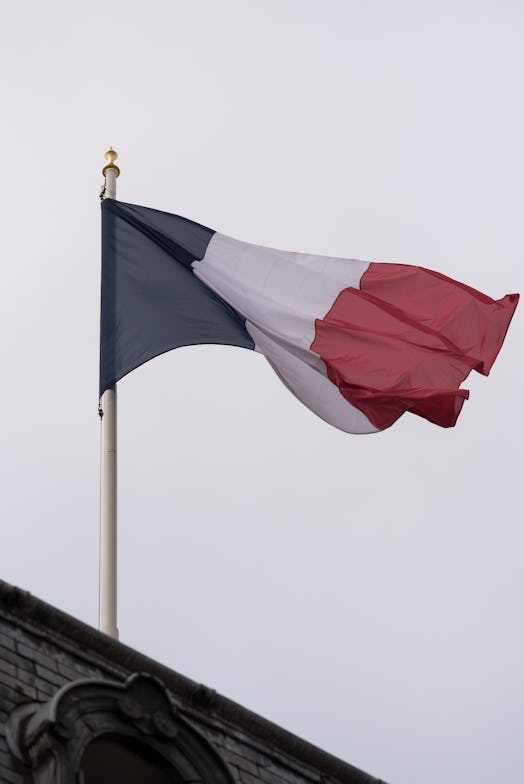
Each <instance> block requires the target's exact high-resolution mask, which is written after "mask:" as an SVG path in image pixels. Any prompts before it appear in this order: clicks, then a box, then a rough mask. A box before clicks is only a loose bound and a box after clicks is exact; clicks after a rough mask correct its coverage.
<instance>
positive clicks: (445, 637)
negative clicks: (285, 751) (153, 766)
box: [0, 0, 524, 784]
mask: <svg viewBox="0 0 524 784" xmlns="http://www.w3.org/2000/svg"><path fill="white" fill-rule="evenodd" d="M523 18H524V13H523V9H522V5H521V4H520V3H518V2H516V1H515V2H512V0H498V1H497V2H494V0H493V1H491V2H446V1H445V2H407V1H404V2H395V1H393V2H373V1H372V2H366V3H362V2H358V3H357V2H354V1H353V0H348V2H317V3H314V2H286V1H281V2H275V0H266V2H263V3H262V2H211V1H210V0H208V1H207V2H191V3H190V2H155V1H152V2H149V3H137V2H126V3H124V2H104V3H102V2H90V3H76V2H57V1H56V0H51V1H50V2H48V3H40V2H35V1H34V0H33V2H24V3H18V4H15V3H10V4H5V7H4V9H3V12H2V25H1V27H0V59H1V60H2V75H3V77H2V83H3V84H2V95H3V100H2V109H3V111H2V115H3V122H2V131H3V133H2V136H3V140H2V149H3V153H4V155H3V167H2V168H3V189H2V195H1V199H2V216H3V231H2V270H3V286H2V288H1V291H0V297H1V298H2V307H1V312H2V322H3V330H2V331H3V337H4V341H3V357H2V366H3V371H4V382H3V384H2V391H1V410H2V413H3V428H2V431H3V437H2V449H1V453H0V454H1V472H2V479H3V482H2V486H3V489H2V494H1V497H0V515H1V519H2V522H3V525H2V546H1V553H2V558H1V576H2V577H3V578H5V579H7V580H8V581H10V582H13V583H15V584H17V585H19V586H21V587H23V588H26V589H28V590H30V591H31V592H33V593H35V594H37V595H38V596H40V597H42V598H43V599H45V600H47V601H49V602H51V603H52V604H55V605H56V606H58V607H60V608H63V609H65V610H66V611H68V612H70V613H72V614H73V615H75V616H76V617H78V618H81V619H83V620H85V621H87V622H89V623H91V624H93V625H96V623H97V612H98V607H97V591H98V503H99V464H98V458H99V423H98V417H97V414H96V407H97V374H98V320H99V259H100V253H99V245H100V240H99V207H98V192H99V189H100V186H101V183H102V177H101V168H102V166H103V164H104V159H103V153H104V151H105V150H106V149H107V147H108V146H109V145H110V144H111V145H113V146H114V147H115V148H116V149H117V150H118V152H119V155H120V157H119V161H118V163H119V164H120V166H121V169H122V175H121V177H120V179H119V181H118V196H119V198H120V199H122V200H124V201H129V202H136V203H139V204H144V205H146V206H150V207H156V208H158V209H163V210H167V211H170V212H177V213H180V214H182V215H186V216H187V217H190V218H192V219H193V220H196V221H199V222H201V223H204V224H206V225H209V226H212V227H213V228H215V229H217V230H219V231H221V232H223V233H225V234H229V235H231V236H234V237H237V238H239V239H243V240H247V241H249V242H255V243H259V244H264V245H270V246H273V247H280V248H284V249H289V250H300V251H307V252H313V253H324V254H330V255H338V256H350V257H353V258H363V259H372V260H377V261H402V262H406V263H418V264H422V265H424V266H428V267H433V268H435V269H437V270H439V271H440V272H443V273H445V274H448V275H450V276H452V277H456V278H457V279H459V280H461V281H463V282H465V283H468V284H470V285H472V286H475V287H477V288H479V289H480V290H482V291H484V292H486V293H487V294H490V295H491V296H494V297H501V296H503V295H504V294H505V293H508V292H513V291H519V290H521V291H522V289H523V288H524V286H523V277H524V275H523V261H522V250H521V248H522V242H521V233H522V229H521V226H522V210H523V206H524V205H523V200H522V183H523V179H524V171H523V169H524V166H523V157H522V136H523V120H524V111H523V94H522V93H523V80H522V73H523V66H524V62H523V61H524V55H523V50H522V39H523V33H524V30H523ZM522 338H523V320H522V313H520V312H517V315H516V317H515V319H514V322H513V324H512V326H511V328H510V332H509V334H508V339H507V342H506V344H505V346H504V348H503V350H502V353H501V355H500V357H499V359H498V360H497V362H496V364H495V366H494V368H493V371H492V374H491V377H490V378H488V379H485V378H481V377H478V376H477V377H475V376H476V374H473V375H472V377H471V378H470V379H468V381H467V382H466V384H465V385H464V386H466V387H467V388H469V389H470V390H471V399H470V401H469V402H467V403H466V404H465V406H464V408H463V412H462V414H461V417H460V419H459V423H458V425H457V427H456V428H455V429H454V430H448V431H446V430H441V429H439V428H436V427H434V426H432V425H430V424H428V423H427V422H425V421H423V420H421V419H416V418H414V417H409V416H405V417H403V419H402V420H401V421H400V422H399V423H397V424H396V425H395V426H394V427H393V428H391V429H390V430H389V431H387V432H385V433H382V434H379V435H374V436H349V435H345V434H343V433H341V432H338V431H336V430H334V429H333V428H330V427H329V426H328V425H326V424H325V423H324V422H322V421H321V420H319V419H317V418H315V416H314V415H313V414H311V413H310V412H309V411H308V410H307V409H306V408H304V407H302V406H301V405H300V404H299V403H298V402H297V401H296V400H295V399H294V398H293V397H292V396H291V395H290V394H289V392H288V391H287V390H286V389H285V388H284V386H283V385H282V384H281V383H280V382H279V380H278V379H277V377H276V376H275V375H274V373H273V372H272V371H271V369H270V367H269V366H268V365H267V363H265V361H264V360H263V358H262V357H260V356H258V355H255V354H254V353H252V352H247V351H242V350H240V349H234V348H225V347H198V348H190V349H180V350H177V351H176V352H171V353H170V354H167V355H165V356H163V357H160V358H158V359H157V360H154V361H153V362H151V363H150V364H149V365H146V366H144V367H142V368H140V369H139V370H137V371H136V372H135V373H133V374H131V375H130V376H129V377H127V378H126V379H125V380H124V381H123V382H122V383H121V384H120V385H119V438H120V441H119V447H120V509H119V512H120V575H119V590H120V603H119V605H120V609H119V626H120V633H121V639H122V640H123V641H124V642H126V643H128V644H130V645H132V646H134V647H136V648H138V649H139V650H141V651H144V652H146V653H148V654H149V655H151V656H153V657H155V658H157V659H159V660H160V661H162V662H165V663H167V664H168V665H170V666H172V667H173V668H174V669H176V670H178V671H180V672H182V673H184V674H185V675H188V676H190V677H192V678H195V679H197V680H200V681H203V682H205V683H206V684H208V685H210V686H212V687H213V688H216V689H217V690H218V691H220V692H221V693H223V694H226V695H227V696H229V697H232V698H233V699H235V700H237V701H239V702H241V703H242V704H244V705H246V706H247V707H249V708H251V709H253V710H255V711H257V712H259V713H262V714H263V715H264V716H266V717H268V718H269V719H271V720H273V721H275V722H276V723H278V724H281V725H283V726H284V727H286V728H288V729H290V730H291V731H293V732H295V733H296V734H298V735H300V736H302V737H304V738H306V739H307V740H310V741H312V742H313V743H316V744H317V745H319V746H321V747H323V748H325V749H326V750H328V751H330V752H332V753H334V754H337V755H338V756H340V757H342V758H344V759H346V760H347V761H349V762H351V763H353V764H355V765H357V766H359V767H362V768H364V769H366V770H368V771H369V772H371V773H374V774H375V775H378V776H381V777H383V778H384V779H386V780H387V781H389V782H391V784H420V782H425V784H442V782H443V781H445V782H446V784H454V782H457V784H458V782H461V784H462V782H473V781H474V782H475V784H493V782H495V781H506V780H507V781H516V782H517V781H521V780H524V743H523V737H522V734H523V733H522V727H523V726H524V677H523V673H522V661H523V659H524V634H523V631H522V595H523V588H524V579H523V576H522V575H523V570H522V552H523V549H524V533H523V525H522V512H521V505H522V504H521V492H520V487H519V484H520V483H521V482H522V415H521V410H522V406H521V399H522V382H523V371H522Z"/></svg>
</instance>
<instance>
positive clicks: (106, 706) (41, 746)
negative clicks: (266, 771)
mask: <svg viewBox="0 0 524 784" xmlns="http://www.w3.org/2000/svg"><path fill="white" fill-rule="evenodd" d="M6 736H7V742H8V746H9V749H10V751H11V753H12V754H13V755H14V756H15V757H16V758H17V759H18V760H19V761H20V762H22V763H23V764H24V765H26V766H28V768H30V769H31V772H32V779H33V781H34V784H76V782H77V781H78V771H79V769H80V765H81V761H82V756H83V754H84V751H85V750H86V748H87V746H88V745H89V744H90V743H92V742H93V741H94V740H97V739H102V738H104V737H113V738H115V737H118V738H121V739H122V740H124V741H127V742H128V743H130V744H132V743H133V741H136V742H137V743H139V744H140V745H141V746H142V747H143V746H144V745H146V746H147V747H148V748H149V749H151V751H152V752H154V753H155V754H156V755H157V756H159V757H160V758H162V759H163V760H164V763H165V764H166V766H168V768H169V769H170V770H172V773H173V781H174V782H180V783H182V782H191V783H192V784H198V783H199V782H202V784H208V783H209V784H231V782H232V779H231V777H230V774H229V772H228V770H227V768H226V767H225V765H224V763H223V762H222V760H221V759H220V758H219V756H218V755H217V753H216V752H215V750H214V749H213V747H212V746H211V745H210V744H209V743H208V742H207V741H206V740H205V739H204V738H203V737H202V736H201V735H199V734H198V733H197V732H196V731H195V730H194V729H193V728H192V727H191V726H190V725H189V724H188V723H187V722H186V721H184V719H183V718H181V717H180V715H179V714H178V713H177V710H176V708H175V706H174V705H173V703H172V701H171V698H170V696H169V694H168V692H167V690H166V688H165V687H164V685H163V684H162V682H161V681H160V680H159V679H158V678H154V677H152V676H151V675H147V674H143V673H135V674H134V675H131V677H129V678H128V679H127V681H126V682H125V683H117V682H114V681H104V680H95V679H89V680H78V681H73V682H72V683H69V684H67V685H66V686H63V687H62V688H61V689H60V690H59V691H57V693H56V694H55V695H54V697H52V698H51V700H49V702H45V703H41V702H31V703H25V704H24V705H20V706H18V707H17V708H15V710H14V711H13V712H12V714H11V716H10V717H9V720H8V722H7V726H6Z"/></svg>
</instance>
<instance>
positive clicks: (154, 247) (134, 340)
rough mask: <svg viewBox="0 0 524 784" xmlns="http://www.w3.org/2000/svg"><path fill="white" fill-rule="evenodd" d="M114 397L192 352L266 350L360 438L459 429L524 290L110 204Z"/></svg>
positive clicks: (293, 386) (297, 391)
mask: <svg viewBox="0 0 524 784" xmlns="http://www.w3.org/2000/svg"><path fill="white" fill-rule="evenodd" d="M102 215H103V221H102V323H101V349H100V355H101V356H100V395H102V394H103V392H104V391H105V390H106V389H107V388H108V387H110V386H112V385H113V384H115V383H116V382H117V381H118V380H119V379H121V378H122V377H123V376H125V375H126V373H129V372H130V371H131V370H133V369H134V368H136V367H138V366H139V365H141V364H143V363H144V362H147V360H149V359H151V358H152V357H155V356H158V355H159V354H162V353H163V352H165V351H169V350H170V349H173V348H177V347H179V346H191V345H196V344H201V343H221V344H227V345H231V346H241V347H243V348H248V349H252V350H255V351H258V352H260V353H261V354H263V355H264V356H265V357H266V359H267V360H268V362H269V363H270V365H271V366H272V367H273V369H274V370H275V371H276V373H277V374H278V376H279V377H280V379H281V380H282V381H283V382H284V384H285V385H286V386H287V387H288V388H289V389H290V390H291V392H293V394H294V395H296V397H297V398H298V399H299V400H301V401H302V403H304V404H305V405H306V406H308V408H310V409H311V410H312V411H314V412H315V413H316V414H318V416H320V417H322V419H324V420H326V421H327V422H329V423H330V424H331V425H334V426H335V427H337V428H339V429H340V430H345V431H346V432H349V433H373V432H376V431H379V430H384V429H385V428H387V427H389V426H390V425H392V424H393V423H394V422H395V421H396V420H397V419H398V418H399V417H400V416H402V414H403V413H404V412H406V411H410V412H411V413H412V414H417V415H418V416H421V417H424V418H425V419H428V420H429V421H430V422H434V423H435V424H436V425H440V426H442V427H452V426H453V425H454V424H455V422H456V420H457V417H458V415H459V413H460V410H461V408H462V404H463V402H464V400H465V399H466V398H467V397H468V394H469V393H468V391H467V390H465V389H459V386H460V384H461V383H462V381H464V379H465V378H466V377H467V375H468V374H469V372H470V371H471V370H476V371H478V372H479V373H482V374H484V375H487V374H488V373H489V370H490V368H491V366H492V364H493V362H494V361H495V358H496V356H497V354H498V352H499V350H500V348H501V346H502V343H503V341H504V337H505V334H506V331H507V329H508V326H509V323H510V321H511V317H512V316H513V313H514V311H515V308H516V306H517V302H518V298H519V296H518V294H508V295H507V296H505V297H503V298H502V299H499V300H493V299H491V297H487V296H486V295H484V294H481V293H480V292H478V291H476V290H475V289H472V288H469V286H465V285H463V284H462V283H458V282H456V281H454V280H452V279H451V278H447V277H446V276H445V275H441V274H439V273H438V272H432V271H431V270H428V269H424V268H423V267H415V266H407V265H404V264H383V263H375V262H372V263H369V262H367V261H356V260H354V259H339V258H332V257H330V256H310V255H308V254H303V253H290V252H286V251H279V250H272V249H270V248H262V247H259V246H257V245H250V244H249V243H246V242H239V241H238V240H234V239H231V238H230V237H226V236H224V235H223V234H219V233H218V232H215V231H212V230H211V229H207V228H205V227H204V226H200V225H199V224H198V223H193V222H192V221H190V220H187V219H186V218H181V217H179V216H177V215H171V214H169V213H166V212H160V211H158V210H153V209H148V208H146V207H139V206H135V205H132V204H124V203H122V202H116V201H113V200H112V199H106V200H104V201H103V202H102Z"/></svg>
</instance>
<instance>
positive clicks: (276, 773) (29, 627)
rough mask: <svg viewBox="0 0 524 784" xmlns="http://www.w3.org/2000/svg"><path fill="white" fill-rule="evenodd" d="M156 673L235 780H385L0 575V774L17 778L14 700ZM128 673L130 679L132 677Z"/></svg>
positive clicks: (17, 782)
mask: <svg viewBox="0 0 524 784" xmlns="http://www.w3.org/2000/svg"><path fill="white" fill-rule="evenodd" d="M133 673H145V674H146V675H147V676H153V677H154V678H156V679H159V682H161V683H162V684H163V685H164V687H165V689H166V690H167V692H168V693H169V695H170V699H171V700H172V702H173V704H174V705H175V706H176V709H177V711H178V712H179V713H180V715H181V716H182V717H183V719H184V721H185V722H187V723H188V724H189V725H190V726H192V727H193V728H194V729H195V730H196V731H197V732H198V733H199V734H200V735H201V736H203V737H204V738H205V739H206V740H207V741H208V743H209V744H211V746H212V747H213V748H214V750H215V751H216V752H217V753H218V755H219V756H220V758H221V759H222V761H223V762H224V763H225V765H226V767H227V768H228V770H229V772H230V774H231V777H232V779H233V781H235V782H238V783H239V784H384V782H381V781H380V780H379V779H377V778H375V777H373V776H370V775H369V774H367V773H364V772H363V771H361V770H359V769H357V768H355V767H353V766H352V765H349V764H348V763H345V762H343V761H341V760H340V759H337V758H336V757H334V756H332V755H331V754H328V753H326V752H325V751H322V750H321V749H319V748H317V747H316V746H314V745H312V744H310V743H307V742H306V741H304V740H301V739H300V738H298V737H296V736H295V735H293V734H292V733H290V732H287V731H286V730H284V729H282V728H281V727H278V726H276V725H275V724H272V723H271V722H270V721H267V720H266V719H264V718H262V717H261V716H258V715H257V714H255V713H253V712H251V711H249V710H248V709H246V708H244V707H242V706H241V705H238V704H237V703H235V702H234V701H232V700H230V699H228V698H227V697H223V696H222V695H220V694H217V693H216V692H215V691H214V690H212V689H210V688H208V687H207V686H204V685H202V684H199V683H196V682H194V681H192V680H190V679H189V678H186V677H184V676H183V675H179V674H178V673H176V672H174V671H173V670H170V669H169V668H168V667H166V666H164V665H162V664H159V663H158V662H156V661H154V660H153V659H150V658H148V657H147V656H144V655H143V654H141V653H139V652H137V651H135V650H133V649H132V648H129V647H128V646H126V645H124V644H123V643H121V642H118V641H116V640H113V639H111V638H109V637H107V636H106V635H105V634H102V633H101V632H99V631H97V630H96V629H94V628H92V627H90V626H88V625H87V624H85V623H82V622H81V621H78V620H76V619H75V618H73V617H71V616H70V615H67V614H66V613H64V612H62V611H60V610H57V609H56V608H54V607H52V606H51V605H49V604H47V603H46V602H44V601H42V600H40V599H37V598H35V597H34V596H32V595H31V594H29V593H27V592H26V591H22V590H20V589H19V588H16V587H13V586H11V585H9V584H8V583H5V582H3V581H1V580H0V781H2V782H3V781H5V782H9V784H21V782H22V781H23V766H22V767H21V766H20V763H19V762H18V763H17V762H16V761H15V760H14V758H13V755H12V753H11V752H10V750H9V747H8V744H7V741H6V737H5V735H6V731H5V730H6V724H8V720H9V717H10V715H12V714H13V710H14V709H15V708H16V706H19V705H21V704H24V703H28V702H33V703H43V702H47V701H49V700H51V698H52V697H53V696H54V695H55V694H56V693H57V691H58V690H59V689H60V688H61V687H64V686H65V685H66V684H68V683H71V682H73V681H77V680H78V679H86V678H87V679H89V678H91V679H98V681H97V682H98V683H99V682H100V680H104V681H105V680H107V681H112V682H113V683H115V682H118V684H122V683H124V682H125V681H126V680H127V682H129V679H130V676H132V675H133ZM131 680H132V679H131Z"/></svg>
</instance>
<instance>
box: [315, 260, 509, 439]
mask: <svg viewBox="0 0 524 784" xmlns="http://www.w3.org/2000/svg"><path fill="white" fill-rule="evenodd" d="M518 299H519V296H518V294H508V295H507V296H505V297H504V298H503V299H500V300H493V299H491V298H490V297H487V296H486V295H484V294H481V293H480V292H479V291H476V290H475V289H472V288H470V287H468V286H465V285H463V284H462V283H458V282H457V281H454V280H452V279H451V278H447V277H446V276H445V275H441V274H439V273H437V272H433V271H431V270H427V269H424V268H422V267H410V266H406V265H403V264H370V265H369V268H368V270H367V271H366V272H365V273H364V275H363V276H362V280H361V288H360V289H354V288H348V289H344V290H343V291H342V292H341V293H340V294H339V296H338V297H337V299H336V301H335V302H334V304H333V306H332V308H331V310H330V311H329V312H328V313H327V315H326V316H325V317H324V318H323V319H317V321H316V322H315V327H316V330H315V339H314V341H313V343H312V345H311V349H312V351H315V352H316V353H317V354H318V355H319V356H320V357H321V358H322V359H323V361H324V362H325V364H326V368H327V373H328V376H329V378H330V379H331V381H332V382H333V383H334V384H335V385H336V386H337V387H338V388H339V390H340V392H341V394H342V395H343V396H344V397H345V398H346V400H348V401H349V402H350V403H351V404H352V405H354V406H355V407H356V408H358V409H359V410H360V411H362V412H363V413H364V414H365V415H366V416H367V417H368V419H369V420H370V422H372V424H373V425H375V427H377V428H379V429H381V430H383V429H385V428H387V427H389V426H390V425H392V424H393V423H394V422H395V421H396V420H397V419H398V418H399V417H400V416H402V414H403V413H404V412H405V411H411V412H412V413H413V414H417V415H418V416H422V417H424V418H425V419H429V421H430V422H434V423H435V424H437V425H441V426H442V427H452V426H453V425H454V424H455V423H456V421H457V417H458V415H459V413H460V410H461V408H462V404H463V402H464V400H465V399H466V398H467V397H468V396H469V393H468V391H467V390H464V389H459V386H460V384H461V383H462V381H464V379H465V378H466V377H467V376H468V375H469V373H470V371H471V370H477V371H478V372H480V373H483V374H484V375H487V374H488V373H489V370H490V368H491V366H492V364H493V362H494V361H495V359H496V356H497V354H498V352H499V351H500V348H501V346H502V343H503V341H504V337H505V335H506V332H507V329H508V327H509V323H510V321H511V318H512V316H513V313H514V311H515V308H516V306H517V302H518Z"/></svg>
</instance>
